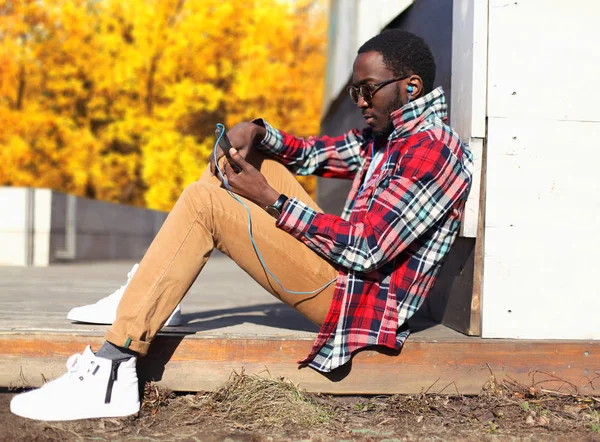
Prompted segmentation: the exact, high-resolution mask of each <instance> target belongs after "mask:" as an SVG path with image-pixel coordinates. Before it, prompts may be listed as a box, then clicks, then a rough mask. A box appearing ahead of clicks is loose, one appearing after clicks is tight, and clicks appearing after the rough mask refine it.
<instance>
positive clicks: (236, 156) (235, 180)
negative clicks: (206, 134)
mask: <svg viewBox="0 0 600 442" xmlns="http://www.w3.org/2000/svg"><path fill="white" fill-rule="evenodd" d="M250 124H251V123H250ZM222 131H223V128H221V127H219V128H217V133H216V135H217V139H219V148H220V150H221V155H220V156H219V158H220V157H221V156H223V155H225V157H226V158H227V161H226V162H225V163H223V164H224V169H225V170H224V171H223V172H224V174H225V178H226V179H227V183H228V184H229V188H230V189H231V191H232V192H234V193H236V194H238V195H240V196H243V197H245V198H248V199H249V200H250V201H252V202H254V203H256V204H257V205H259V206H261V207H262V208H265V207H267V206H269V205H271V204H273V203H274V202H275V201H276V200H277V198H279V195H280V193H279V192H277V191H276V190H275V189H273V188H272V187H271V186H270V185H269V183H268V182H267V180H266V179H265V177H264V176H263V174H261V173H260V171H259V170H258V169H256V168H255V167H254V166H253V165H252V164H250V163H248V162H247V161H246V159H245V156H246V155H247V154H248V150H249V148H250V147H248V148H247V149H245V152H244V153H245V155H244V156H242V152H243V151H244V148H242V149H239V150H238V149H235V148H232V146H231V142H230V141H229V139H228V137H227V134H226V133H224V131H223V132H222ZM219 137H220V138H219ZM252 140H254V138H252ZM250 146H251V143H250ZM244 147H246V146H244ZM217 161H218V159H217ZM213 162H214V157H213V155H211V165H210V166H211V171H213V170H215V169H214V164H213ZM213 174H215V172H213ZM217 178H219V179H220V180H222V179H223V178H222V177H221V176H220V174H217Z"/></svg>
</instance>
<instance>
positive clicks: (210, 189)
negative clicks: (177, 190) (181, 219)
mask: <svg viewBox="0 0 600 442" xmlns="http://www.w3.org/2000/svg"><path fill="white" fill-rule="evenodd" d="M219 189H220V188H219V186H217V185H215V184H212V183H209V182H207V181H194V182H193V183H191V184H188V185H187V186H186V188H185V189H184V190H183V192H182V193H181V197H180V199H182V200H184V201H190V202H193V203H194V205H195V206H199V205H200V206H210V204H211V201H212V199H213V195H214V194H215V192H218V191H219Z"/></svg>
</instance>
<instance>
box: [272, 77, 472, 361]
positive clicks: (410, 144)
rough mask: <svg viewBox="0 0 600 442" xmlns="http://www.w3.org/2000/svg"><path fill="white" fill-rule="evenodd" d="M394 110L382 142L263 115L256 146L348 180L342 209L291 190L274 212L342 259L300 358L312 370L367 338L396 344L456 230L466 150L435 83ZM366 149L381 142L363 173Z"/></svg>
mask: <svg viewBox="0 0 600 442" xmlns="http://www.w3.org/2000/svg"><path fill="white" fill-rule="evenodd" d="M391 116H392V120H393V124H394V132H393V133H392V134H391V135H390V136H389V138H388V140H387V144H384V145H382V146H377V145H375V143H374V139H373V135H372V131H371V129H370V128H366V129H363V130H353V131H350V132H348V133H346V134H345V135H342V136H339V137H320V138H316V137H311V138H308V139H306V140H305V139H301V138H296V137H294V136H291V135H288V134H286V133H284V132H281V131H278V130H276V129H274V128H273V127H271V126H270V125H269V124H268V123H266V122H264V121H262V123H263V124H264V126H265V128H266V129H267V134H266V136H265V139H264V140H263V142H262V149H263V150H265V151H266V152H268V153H270V154H271V155H273V156H275V157H277V158H278V159H279V160H280V161H281V162H282V163H284V164H285V165H286V166H287V167H288V168H289V169H290V170H292V171H293V172H295V173H296V174H298V175H310V174H315V175H320V176H324V177H332V178H346V179H353V180H354V182H353V185H352V189H351V191H350V194H349V196H348V199H347V202H346V207H345V209H344V213H343V215H342V216H341V217H339V216H334V215H327V214H324V213H318V212H316V211H315V210H313V209H311V208H310V207H308V206H307V205H306V204H304V203H302V202H301V201H299V200H298V199H295V198H292V199H290V200H289V202H288V203H287V204H286V206H285V210H284V211H283V213H282V214H281V216H280V217H279V219H278V220H277V226H278V227H279V228H281V229H283V230H285V231H286V232H288V233H289V234H290V235H293V236H295V237H296V238H297V239H298V240H300V241H302V242H303V243H304V244H306V245H307V246H308V247H310V248H311V249H313V250H314V251H315V252H317V253H319V254H320V255H322V256H324V257H325V258H327V259H328V260H330V261H331V262H333V263H334V264H335V265H337V267H339V269H340V271H339V275H338V278H337V282H336V287H335V293H334V296H333V301H332V303H331V308H330V310H329V313H328V315H327V318H326V320H325V323H324V324H323V326H322V327H321V330H320V332H319V335H318V337H317V340H316V341H315V343H314V346H313V348H312V351H311V352H310V354H309V355H308V356H307V357H306V359H304V360H303V361H301V363H308V364H309V365H310V366H311V367H313V368H315V369H317V370H319V371H325V372H327V371H331V370H333V369H335V368H337V367H339V366H340V365H343V364H344V363H346V362H347V361H348V360H349V359H350V357H351V355H352V353H353V352H355V351H356V350H359V349H361V348H364V347H367V346H374V345H382V346H385V347H390V348H394V349H399V348H400V347H401V346H402V345H403V344H404V341H405V340H406V338H407V337H408V335H409V330H408V327H407V325H406V321H407V320H408V319H409V318H410V317H411V316H412V315H413V314H414V313H415V312H416V311H417V310H418V309H419V307H420V306H421V305H422V304H423V301H424V300H425V297H426V296H427V294H428V293H429V291H430V290H431V288H432V286H433V284H434V282H435V280H436V278H437V275H438V273H439V271H440V268H441V265H442V261H443V259H444V257H445V256H446V255H447V254H448V251H449V250H450V246H451V245H452V243H453V242H454V239H455V238H456V235H457V233H458V229H459V225H460V221H461V217H462V213H463V209H464V205H465V201H466V198H467V194H468V191H469V188H470V184H471V173H472V172H471V171H472V156H471V153H470V151H469V149H468V148H467V146H465V145H464V144H462V143H461V141H460V139H459V138H458V136H457V134H456V133H455V132H454V131H453V130H452V129H451V128H450V127H449V126H447V125H446V124H445V123H444V122H445V121H446V119H447V113H446V100H445V97H444V93H443V91H442V89H441V88H438V89H435V90H434V91H432V92H430V93H429V94H427V95H426V96H424V97H421V98H419V99H417V100H415V101H413V102H412V103H409V104H407V105H405V106H404V107H402V108H401V109H399V110H397V111H396V112H394V113H393V114H392V115H391ZM372 149H385V152H384V156H383V160H382V161H381V163H380V164H379V165H378V167H377V168H376V170H375V172H374V173H373V175H372V176H371V178H370V179H369V180H368V181H367V182H366V183H363V179H364V175H365V172H366V170H367V169H368V167H369V163H370V161H371V154H372Z"/></svg>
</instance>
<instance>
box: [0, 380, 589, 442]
mask: <svg viewBox="0 0 600 442" xmlns="http://www.w3.org/2000/svg"><path fill="white" fill-rule="evenodd" d="M14 394H15V392H13V391H7V390H4V391H3V392H2V393H1V394H0V422H1V424H2V425H0V440H1V441H11V442H12V441H27V442H30V441H92V440H93V441H120V440H123V441H142V440H143V441H256V442H258V441H300V440H311V441H336V442H338V441H347V440H348V441H349V440H353V441H354V440H360V441H385V442H392V441H440V440H442V441H480V440H484V441H488V440H489V441H497V440H510V441H514V440H520V441H529V440H531V441H534V440H535V441H538V440H539V441H563V440H564V441H570V442H574V441H600V399H598V398H594V397H580V396H576V395H571V394H567V393H561V392H546V391H544V392H542V391H537V390H536V389H535V388H533V387H526V386H524V385H520V384H517V383H514V382H510V381H509V382H502V383H497V382H496V381H495V379H494V378H493V376H492V377H491V378H490V382H488V384H486V385H485V386H483V388H482V392H481V394H480V395H478V396H458V395H455V396H443V395H429V394H420V395H412V396H409V395H394V396H376V397H365V396H323V395H314V394H308V393H304V392H303V391H301V390H298V389H297V388H296V387H295V386H294V385H292V384H290V383H289V382H285V381H284V380H281V379H275V380H274V379H266V378H262V377H256V376H247V375H245V374H243V373H242V374H233V375H232V378H231V379H230V381H229V382H228V383H227V384H225V385H224V386H223V387H222V388H221V389H219V390H218V391H216V392H212V393H204V394H202V393H198V394H173V393H171V392H169V391H165V390H163V389H160V388H158V387H157V386H155V385H153V384H146V386H145V391H144V396H143V406H142V410H141V412H140V413H139V416H136V417H129V418H119V419H92V420H85V421H74V422H59V423H57V422H37V421H31V420H27V419H23V418H20V417H17V416H14V415H12V414H11V413H10V411H9V402H10V399H11V397H12V396H13V395H14Z"/></svg>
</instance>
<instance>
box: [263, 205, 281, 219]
mask: <svg viewBox="0 0 600 442" xmlns="http://www.w3.org/2000/svg"><path fill="white" fill-rule="evenodd" d="M266 210H267V213H268V214H269V215H271V216H272V217H273V218H279V215H281V212H280V211H279V210H277V209H276V208H275V207H273V206H269V207H267V209H266Z"/></svg>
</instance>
